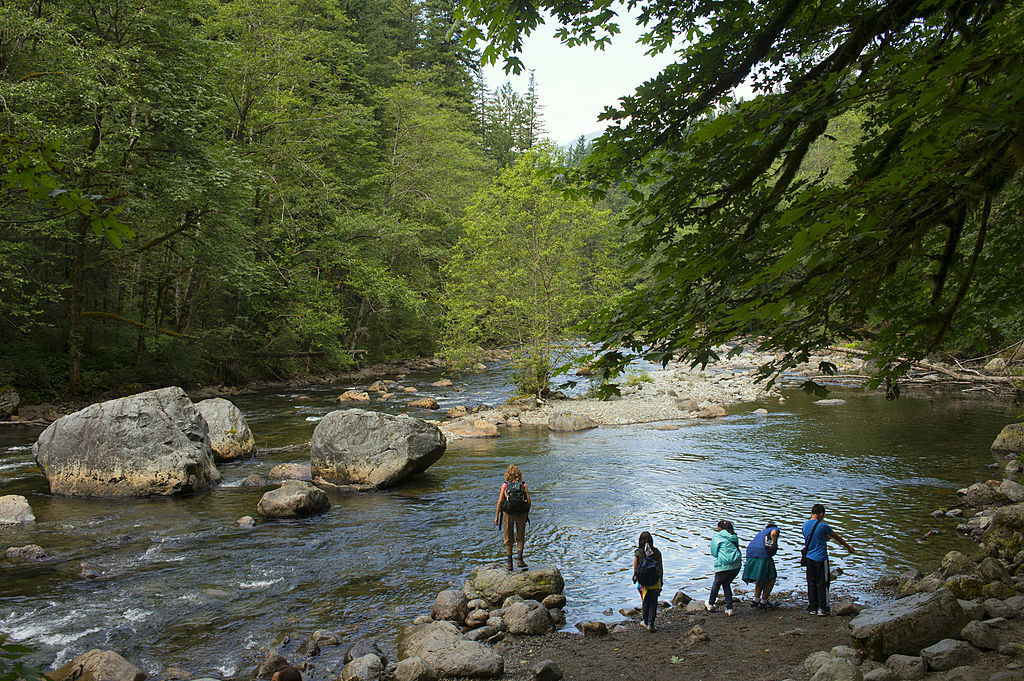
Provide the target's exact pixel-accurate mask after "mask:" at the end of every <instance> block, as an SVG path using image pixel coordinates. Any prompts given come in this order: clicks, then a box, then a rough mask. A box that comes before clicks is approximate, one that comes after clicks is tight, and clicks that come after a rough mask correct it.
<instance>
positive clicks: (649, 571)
mask: <svg viewBox="0 0 1024 681" xmlns="http://www.w3.org/2000/svg"><path fill="white" fill-rule="evenodd" d="M658 573H659V570H658V559H657V558H655V557H654V555H653V554H652V555H650V556H644V558H643V560H641V561H640V564H639V565H637V566H636V581H637V583H639V584H640V586H654V585H655V584H657V583H658V579H659V578H660V576H661V575H659V574H658Z"/></svg>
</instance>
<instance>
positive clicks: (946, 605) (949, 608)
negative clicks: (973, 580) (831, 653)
mask: <svg viewBox="0 0 1024 681" xmlns="http://www.w3.org/2000/svg"><path fill="white" fill-rule="evenodd" d="M968 621H969V618H968V616H967V613H965V612H964V610H963V608H961V607H960V603H959V602H958V601H957V599H956V596H954V595H953V594H952V593H951V592H950V591H949V589H939V590H938V591H936V592H934V593H919V594H914V595H913V596H907V597H906V598H900V599H899V600H896V601H892V602H889V603H884V604H882V605H879V606H877V607H873V608H868V609H867V610H865V611H864V612H862V613H861V614H859V615H857V616H856V617H854V618H853V619H852V620H850V636H851V638H852V639H853V645H854V647H855V648H857V649H858V650H860V651H861V652H862V653H864V654H865V655H866V656H867V657H870V658H873V659H875V660H884V659H886V658H888V657H889V656H890V655H893V654H903V655H917V653H918V651H919V650H921V649H922V648H925V647H927V646H930V645H932V644H933V643H938V642H939V641H941V640H942V639H945V638H953V637H955V636H958V635H959V634H960V630H961V629H963V628H964V626H965V625H966V624H967V622H968Z"/></svg>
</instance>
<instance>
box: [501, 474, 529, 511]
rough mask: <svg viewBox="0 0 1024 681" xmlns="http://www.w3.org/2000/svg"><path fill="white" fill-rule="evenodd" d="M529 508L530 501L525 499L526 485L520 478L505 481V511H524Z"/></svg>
mask: <svg viewBox="0 0 1024 681" xmlns="http://www.w3.org/2000/svg"><path fill="white" fill-rule="evenodd" d="M529 510H530V502H529V501H527V500H526V485H524V484H523V481H522V480H510V481H509V482H507V483H505V507H504V511H505V513H526V512H527V511H529Z"/></svg>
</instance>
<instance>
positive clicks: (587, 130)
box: [484, 16, 674, 146]
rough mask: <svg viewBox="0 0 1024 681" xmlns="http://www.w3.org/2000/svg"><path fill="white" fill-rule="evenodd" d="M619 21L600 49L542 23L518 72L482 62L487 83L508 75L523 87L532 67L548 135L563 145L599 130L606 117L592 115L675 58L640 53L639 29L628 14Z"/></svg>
mask: <svg viewBox="0 0 1024 681" xmlns="http://www.w3.org/2000/svg"><path fill="white" fill-rule="evenodd" d="M619 23H620V28H621V29H622V32H621V33H619V34H618V35H617V36H615V37H614V38H612V43H611V45H609V46H608V47H606V48H605V50H604V51H603V52H601V51H597V50H595V49H594V48H593V47H591V46H587V45H583V46H579V47H573V48H568V47H566V46H564V45H562V44H561V43H560V42H559V41H558V40H557V39H556V38H555V37H554V31H555V28H556V27H555V26H554V25H551V24H545V25H543V26H541V27H540V28H538V29H537V30H536V31H534V32H533V34H532V35H530V36H529V37H528V38H526V39H525V40H524V41H523V53H522V55H520V57H521V59H522V60H523V63H524V64H525V67H526V70H525V71H524V72H523V74H522V75H520V76H514V75H511V74H509V75H506V74H505V72H504V71H503V70H502V68H501V64H500V63H499V64H496V65H493V66H487V67H485V68H484V77H485V78H486V80H487V85H488V87H489V88H490V89H491V90H493V89H495V88H496V87H498V86H500V85H501V84H502V83H504V82H505V81H509V82H511V83H512V86H513V87H514V88H515V89H516V90H517V91H519V92H525V91H526V87H527V83H528V81H529V73H528V71H529V70H530V69H532V70H533V71H534V73H535V75H536V78H537V90H538V95H539V97H540V102H541V105H542V106H543V110H542V112H541V113H542V115H543V118H544V127H545V129H546V131H547V136H548V137H549V138H550V139H551V140H553V141H554V142H555V143H557V144H560V145H563V146H565V145H567V144H570V143H571V142H573V141H574V140H575V139H576V138H578V137H579V136H580V135H590V134H591V133H596V132H600V131H602V130H604V128H605V123H604V122H599V121H598V120H597V117H598V115H599V114H600V113H601V112H602V111H603V110H604V108H605V107H606V106H609V105H612V104H615V103H616V102H617V101H618V100H619V98H620V97H623V96H625V95H628V94H631V93H632V92H633V91H634V90H635V89H636V87H637V86H638V85H640V84H641V83H643V82H644V81H647V80H649V79H650V78H652V77H653V76H655V75H656V74H657V73H659V72H660V71H661V70H662V69H663V68H664V67H665V66H666V65H668V64H670V63H671V62H672V61H674V56H673V54H672V53H671V52H668V53H664V54H660V55H658V56H656V57H648V56H645V55H644V49H645V48H644V47H643V46H641V45H637V44H636V38H637V36H639V35H640V34H641V33H642V32H643V31H642V30H641V29H640V28H639V27H637V26H635V25H634V24H633V22H632V21H631V20H630V19H629V17H625V16H624V17H623V18H622V20H620V22H619Z"/></svg>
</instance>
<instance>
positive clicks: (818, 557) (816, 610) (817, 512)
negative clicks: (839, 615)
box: [803, 504, 854, 616]
mask: <svg viewBox="0 0 1024 681" xmlns="http://www.w3.org/2000/svg"><path fill="white" fill-rule="evenodd" d="M803 531H804V546H805V547H806V549H807V553H806V556H807V560H806V562H805V565H806V567H807V611H808V612H810V613H811V614H812V615H821V616H825V615H827V614H828V613H829V607H828V579H829V571H828V540H830V539H835V540H836V541H837V542H839V543H840V544H842V545H843V547H844V548H845V549H846V550H847V551H849V552H850V553H853V552H854V551H853V547H852V546H850V545H849V544H847V543H846V540H845V539H843V538H842V537H840V536H839V534H838V533H836V532H835V531H834V530H833V529H832V528H831V527H830V526H829V525H828V523H826V522H825V507H824V506H823V505H822V504H815V505H814V506H812V507H811V517H810V518H808V519H807V520H805V521H804V526H803Z"/></svg>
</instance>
